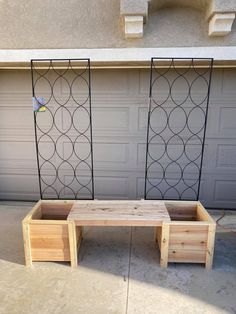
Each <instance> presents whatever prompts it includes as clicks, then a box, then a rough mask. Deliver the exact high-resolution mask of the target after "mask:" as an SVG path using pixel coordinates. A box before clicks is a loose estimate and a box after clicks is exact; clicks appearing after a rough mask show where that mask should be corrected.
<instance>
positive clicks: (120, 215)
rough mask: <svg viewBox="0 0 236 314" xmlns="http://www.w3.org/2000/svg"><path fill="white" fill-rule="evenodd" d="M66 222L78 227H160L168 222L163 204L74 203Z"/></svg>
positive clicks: (141, 202) (132, 202)
mask: <svg viewBox="0 0 236 314" xmlns="http://www.w3.org/2000/svg"><path fill="white" fill-rule="evenodd" d="M67 220H69V221H75V224H76V225H78V226H161V224H162V222H163V221H169V220H170V218H169V215H168V212H167V210H166V208H165V206H164V205H163V202H159V201H158V202H153V201H152V202H151V203H150V202H147V203H146V202H145V201H138V202H137V201H105V202H104V201H94V202H86V203H81V201H79V202H75V204H74V206H73V208H72V210H71V212H70V214H69V216H68V218H67Z"/></svg>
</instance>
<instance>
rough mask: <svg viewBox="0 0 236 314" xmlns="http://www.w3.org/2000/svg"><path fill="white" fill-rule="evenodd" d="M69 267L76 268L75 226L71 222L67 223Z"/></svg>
mask: <svg viewBox="0 0 236 314" xmlns="http://www.w3.org/2000/svg"><path fill="white" fill-rule="evenodd" d="M68 231H69V243H70V262H71V267H73V268H76V267H77V266H78V256H77V254H78V252H77V236H76V226H75V223H74V222H73V221H70V222H69V223H68Z"/></svg>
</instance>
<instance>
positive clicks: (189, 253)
mask: <svg viewBox="0 0 236 314" xmlns="http://www.w3.org/2000/svg"><path fill="white" fill-rule="evenodd" d="M205 260H206V251H205V250H202V251H194V250H181V249H179V250H169V256H168V261H169V262H172V263H205Z"/></svg>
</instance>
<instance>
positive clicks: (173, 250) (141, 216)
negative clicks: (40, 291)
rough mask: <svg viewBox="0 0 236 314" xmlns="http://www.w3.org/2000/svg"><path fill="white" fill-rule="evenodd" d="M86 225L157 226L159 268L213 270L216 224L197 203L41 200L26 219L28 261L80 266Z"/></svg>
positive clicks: (24, 227) (29, 264)
mask: <svg viewBox="0 0 236 314" xmlns="http://www.w3.org/2000/svg"><path fill="white" fill-rule="evenodd" d="M84 226H131V227H132V226H146V227H154V229H155V240H157V242H158V245H159V248H160V265H161V267H167V266H168V263H169V262H174V263H201V264H205V267H206V268H207V269H211V267H212V262H213V255H214V239H215V229H216V223H215V221H214V220H213V219H212V217H211V216H210V215H209V214H208V212H207V211H206V210H205V208H204V207H203V206H202V204H201V203H200V202H198V201H147V200H138V201H127V200H126V201H120V200H119V201H118V200H116V201H102V200H101V201H97V200H95V201H94V200H93V201H88V200H86V201H77V200H76V201H73V200H40V201H38V202H37V204H36V205H35V206H34V208H33V209H32V210H31V211H30V212H29V213H28V215H27V216H26V217H25V219H24V220H23V221H22V227H23V237H24V249H25V261H26V265H28V266H31V265H32V262H33V261H68V262H71V266H72V267H77V264H78V260H77V255H78V247H79V246H80V242H81V239H82V228H83V227H84Z"/></svg>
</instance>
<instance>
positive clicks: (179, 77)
mask: <svg viewBox="0 0 236 314" xmlns="http://www.w3.org/2000/svg"><path fill="white" fill-rule="evenodd" d="M183 61H184V64H185V66H184V67H183V66H181V63H180V62H183ZM212 65H213V59H192V58H191V59H179V58H171V59H162V58H152V59H151V74H150V95H149V96H150V104H149V112H148V126H147V143H146V167H145V192H144V195H145V199H176V200H198V198H199V190H200V182H201V171H202V159H203V151H204V144H205V134H206V123H207V115H208V103H209V94H210V85H211V73H212Z"/></svg>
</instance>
